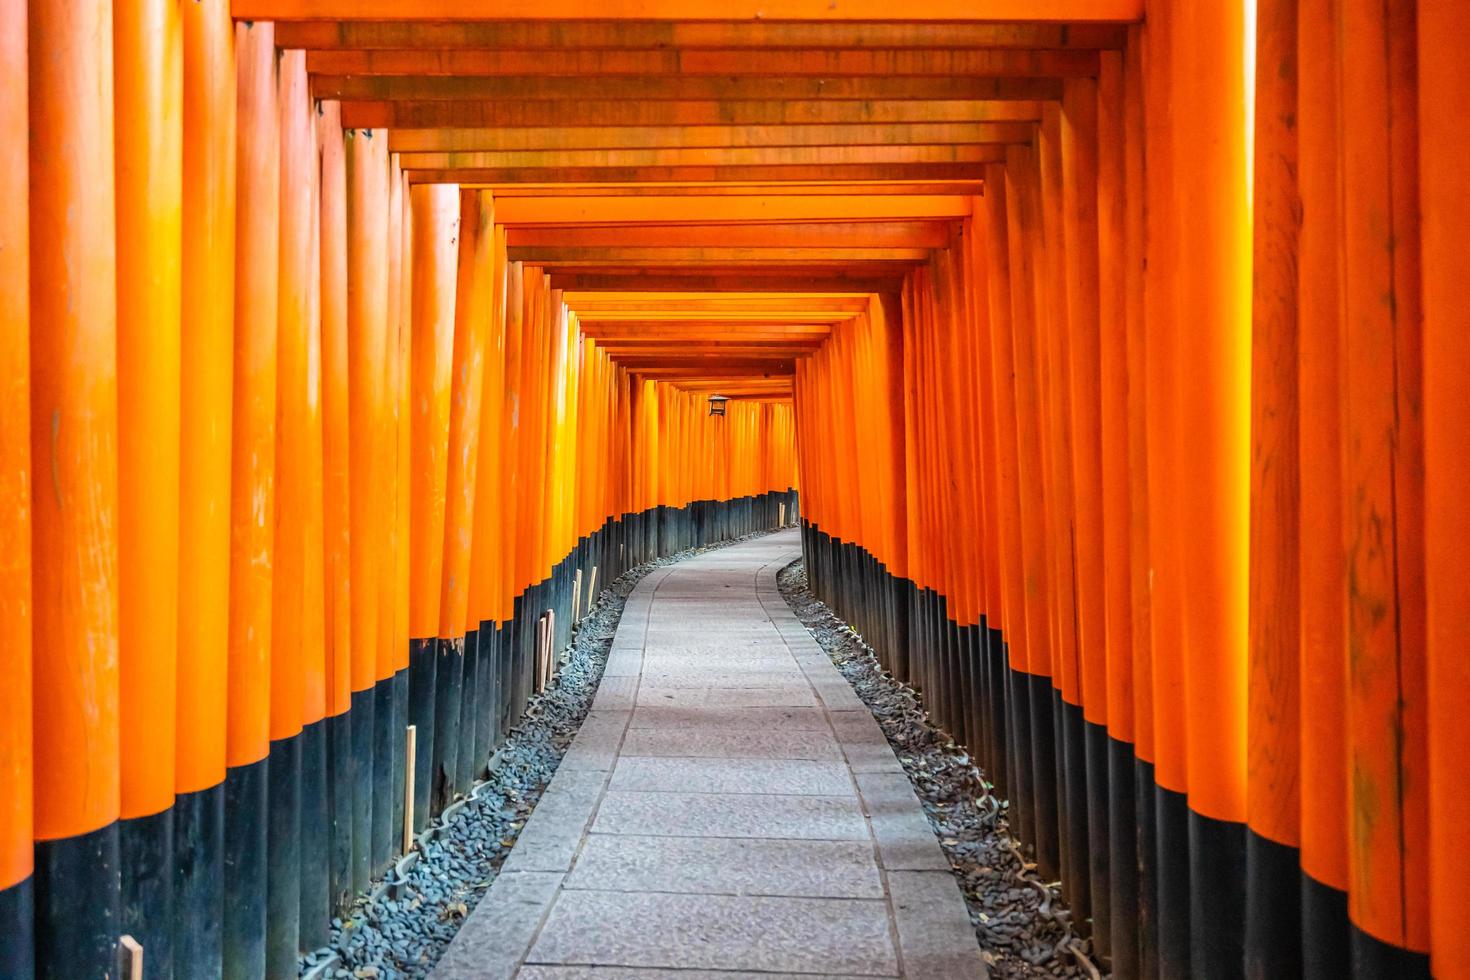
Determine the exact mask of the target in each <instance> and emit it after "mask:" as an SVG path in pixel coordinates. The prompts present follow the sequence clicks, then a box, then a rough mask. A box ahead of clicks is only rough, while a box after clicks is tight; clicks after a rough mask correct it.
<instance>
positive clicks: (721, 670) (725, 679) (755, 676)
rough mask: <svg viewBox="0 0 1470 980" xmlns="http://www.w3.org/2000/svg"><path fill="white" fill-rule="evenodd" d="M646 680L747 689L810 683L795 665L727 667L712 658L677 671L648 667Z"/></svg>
mask: <svg viewBox="0 0 1470 980" xmlns="http://www.w3.org/2000/svg"><path fill="white" fill-rule="evenodd" d="M643 684H644V685H645V686H647V687H650V688H669V687H681V688H711V689H716V688H734V689H738V690H748V689H749V688H753V687H805V686H809V685H808V682H807V679H806V675H805V674H803V673H802V672H801V670H800V669H799V668H798V667H797V666H796V664H794V663H793V664H792V665H791V669H790V670H784V671H775V670H747V671H726V670H725V665H724V663H722V662H719V661H713V662H711V663H709V664H707V665H706V666H705V668H704V669H703V670H699V669H696V668H694V667H689V668H686V669H684V670H679V671H674V672H661V671H652V670H645V671H644V672H643Z"/></svg>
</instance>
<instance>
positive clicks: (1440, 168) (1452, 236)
mask: <svg viewBox="0 0 1470 980" xmlns="http://www.w3.org/2000/svg"><path fill="white" fill-rule="evenodd" d="M1467 14H1470V11H1467V10H1466V9H1465V8H1464V7H1463V5H1458V4H1453V3H1443V2H1429V3H1421V4H1420V5H1419V8H1418V15H1419V20H1418V24H1417V30H1418V33H1419V51H1418V57H1419V63H1418V68H1419V150H1420V171H1419V173H1420V190H1419V193H1420V202H1421V204H1420V213H1421V214H1422V216H1423V222H1424V224H1423V249H1424V253H1423V263H1424V456H1425V475H1424V486H1425V545H1426V555H1425V562H1426V583H1425V584H1426V588H1427V593H1426V600H1427V617H1428V618H1427V623H1428V649H1427V655H1428V659H1429V717H1428V724H1429V737H1430V744H1429V780H1430V781H1429V805H1430V811H1429V816H1430V830H1429V847H1430V854H1429V858H1430V860H1429V867H1430V882H1429V887H1430V895H1431V897H1432V901H1431V903H1430V954H1431V957H1432V960H1431V962H1432V964H1433V968H1434V971H1435V973H1436V975H1437V976H1442V977H1446V978H1461V977H1464V976H1467V975H1470V966H1467V959H1466V952H1467V950H1466V937H1465V930H1464V920H1463V908H1464V905H1463V903H1464V900H1465V897H1466V895H1465V883H1464V881H1463V878H1462V877H1461V876H1459V875H1456V874H1455V873H1454V868H1455V867H1457V866H1463V861H1464V857H1463V850H1464V843H1463V838H1462V836H1461V835H1460V834H1459V833H1458V830H1457V829H1458V828H1462V827H1464V826H1465V825H1466V824H1465V821H1466V818H1467V816H1470V814H1467V804H1470V794H1467V792H1466V786H1465V772H1464V766H1463V765H1460V764H1459V763H1460V760H1459V758H1458V754H1459V751H1460V750H1459V747H1460V746H1463V745H1464V744H1465V742H1464V738H1465V734H1466V732H1465V725H1466V717H1465V715H1466V713H1465V711H1464V703H1465V702H1464V697H1465V694H1466V692H1467V690H1470V674H1467V672H1466V667H1465V663H1464V660H1463V658H1462V657H1459V656H1456V655H1455V653H1454V652H1453V651H1454V650H1455V649H1456V646H1455V643H1456V640H1455V637H1456V636H1463V635H1465V634H1464V630H1465V629H1466V627H1467V625H1470V596H1467V593H1466V579H1465V575H1464V571H1465V568H1466V556H1465V548H1466V544H1467V541H1470V536H1467V533H1466V532H1467V530H1470V529H1467V528H1466V526H1465V513H1464V508H1463V507H1462V506H1461V504H1460V502H1459V501H1458V500H1457V499H1456V498H1457V497H1458V494H1457V493H1456V490H1455V488H1456V487H1463V486H1465V479H1466V473H1465V457H1464V453H1463V447H1464V446H1465V445H1466V440H1467V438H1470V425H1467V415H1466V405H1465V399H1464V398H1463V397H1462V395H1461V393H1460V387H1461V381H1462V379H1464V378H1465V377H1466V376H1467V372H1470V347H1467V340H1470V324H1467V323H1466V305H1465V300H1466V297H1465V288H1466V287H1465V284H1466V282H1467V281H1470V279H1467V273H1470V270H1467V268H1466V260H1465V256H1466V253H1465V250H1464V248H1463V242H1462V241H1461V236H1460V232H1459V229H1461V228H1463V227H1464V222H1465V220H1466V218H1467V216H1470V183H1467V181H1466V174H1465V170H1464V167H1463V165H1462V164H1463V160H1464V154H1465V135H1464V133H1463V131H1462V130H1460V129H1459V128H1458V127H1455V126H1454V125H1453V124H1452V123H1453V120H1454V119H1456V118H1463V117H1464V114H1465V113H1466V112H1467V111H1470V85H1467V79H1466V76H1465V72H1464V70H1463V69H1464V66H1463V63H1462V61H1461V59H1460V57H1459V56H1458V55H1457V54H1456V53H1455V44H1454V42H1453V39H1454V38H1457V37H1465V36H1466V33H1467V31H1470V20H1467Z"/></svg>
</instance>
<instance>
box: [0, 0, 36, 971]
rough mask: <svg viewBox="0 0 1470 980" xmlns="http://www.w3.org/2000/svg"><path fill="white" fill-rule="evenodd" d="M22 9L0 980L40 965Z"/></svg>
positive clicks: (6, 130) (5, 169)
mask: <svg viewBox="0 0 1470 980" xmlns="http://www.w3.org/2000/svg"><path fill="white" fill-rule="evenodd" d="M27 70H28V69H27V65H26V10H25V3H23V2H11V3H7V4H5V6H4V10H3V12H0V134H4V141H3V143H0V195H3V198H4V200H6V201H8V202H10V203H9V205H8V206H7V207H6V208H5V210H4V212H3V213H0V418H4V419H9V420H11V421H10V424H7V425H3V426H0V671H3V674H4V676H5V677H6V678H8V679H9V683H7V684H5V685H4V686H3V687H0V774H3V775H0V778H3V779H4V781H5V784H6V785H7V786H8V787H9V789H8V790H7V791H6V792H5V794H4V795H3V796H0V976H7V977H16V978H17V980H31V976H32V974H33V972H34V969H35V954H34V946H33V941H32V938H31V929H32V927H33V924H34V916H33V915H32V907H33V904H34V882H33V879H32V876H31V869H32V866H33V864H34V858H33V854H32V852H33V850H34V847H35V844H34V838H33V833H32V826H31V819H32V815H31V442H30V426H29V425H27V424H26V422H25V420H26V419H27V417H28V416H29V414H30V410H31V402H30V390H31V384H30V370H31V367H30V322H31V315H30V301H31V298H30V243H29V238H30V227H29V222H28V221H27V220H26V216H27V215H28V214H30V208H29V206H28V204H27V200H26V198H27V194H28V192H29V185H28V182H29V175H30V167H29V161H28V159H27V158H28V155H29V146H30V144H29V129H28V123H27V115H28V113H27V108H26V93H27V91H28V87H27V81H26V72H27Z"/></svg>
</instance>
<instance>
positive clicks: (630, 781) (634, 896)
mask: <svg viewBox="0 0 1470 980" xmlns="http://www.w3.org/2000/svg"><path fill="white" fill-rule="evenodd" d="M799 553H800V539H799V537H798V536H797V534H796V532H794V531H783V532H780V533H778V534H773V535H769V536H767V537H764V538H758V539H756V540H754V541H750V542H747V543H744V544H739V545H735V546H733V547H730V548H724V549H719V550H716V551H712V552H709V553H707V554H704V555H700V556H699V557H696V558H692V559H689V560H688V561H684V562H679V563H677V564H673V565H670V566H667V567H665V568H661V569H658V570H657V571H655V572H653V573H651V574H650V575H649V576H648V577H646V578H645V579H644V580H643V581H642V582H641V583H640V584H639V585H638V587H637V589H636V590H635V591H634V593H633V594H632V596H630V597H629V599H628V604H627V608H626V609H625V610H624V612H623V618H622V621H621V623H620V624H619V627H618V632H617V636H616V638H615V639H614V640H613V646H612V653H611V655H610V657H609V660H608V664H607V670H606V672H605V673H604V675H603V679H602V685H601V687H600V688H599V689H598V693H597V699H596V700H595V701H594V702H593V705H592V713H591V714H590V715H588V717H587V720H586V722H585V723H584V724H583V726H582V729H581V731H580V732H579V733H578V735H577V738H576V741H575V742H573V743H572V747H571V749H570V750H569V751H568V753H567V755H566V758H565V759H563V761H562V763H561V766H560V768H559V769H558V770H557V772H556V775H555V776H554V777H553V778H552V781H551V784H550V786H549V787H548V788H547V791H546V794H545V795H544V796H543V797H542V799H541V802H540V803H539V804H538V805H537V807H536V809H535V811H534V812H533V813H532V815H531V819H530V820H529V821H528V822H527V824H526V827H525V829H524V830H523V831H522V833H521V836H520V839H519V840H518V842H517V843H516V845H515V848H514V849H513V850H512V851H511V854H510V857H509V858H508V859H507V860H506V863H505V866H504V868H503V869H502V870H501V872H500V876H499V877H498V878H497V879H496V881H495V884H494V885H493V886H492V887H491V889H490V891H489V893H488V894H487V895H486V896H485V898H484V900H482V901H481V902H480V904H479V905H478V906H477V907H476V908H475V910H474V911H473V912H472V913H471V915H470V917H469V918H468V919H467V920H466V922H465V924H464V926H463V928H461V930H460V932H459V934H458V936H457V937H456V938H455V940H454V942H453V943H452V944H451V946H450V947H449V949H448V951H447V952H446V953H445V955H444V958H443V960H441V961H440V964H439V967H438V970H437V971H436V972H435V974H434V976H435V977H436V978H440V980H489V978H499V977H507V978H508V977H521V978H526V980H530V978H535V980H573V978H609V980H613V978H645V977H647V978H660V977H669V978H680V980H693V978H703V977H709V978H722V980H730V978H735V977H760V978H764V980H771V978H772V977H806V978H812V977H829V978H831V977H875V976H877V977H911V978H946V980H947V978H977V977H984V976H985V967H984V964H983V961H982V960H981V958H980V952H979V948H978V947H977V945H976V942H975V933H974V931H973V929H972V928H971V925H970V921H969V918H968V916H967V914H966V911H965V906H964V902H963V901H962V899H961V897H960V892H959V889H958V887H957V886H956V884H955V880H954V877H953V875H952V874H951V873H950V870H949V865H948V863H947V862H946V861H945V858H944V855H943V853H942V852H941V851H940V848H939V844H938V841H937V840H936V839H935V837H934V834H933V832H932V831H931V829H930V827H929V824H928V822H927V821H926V820H925V818H924V815H923V813H922V811H921V810H920V809H919V803H918V800H917V799H916V798H915V797H914V793H913V790H912V788H911V786H910V784H909V780H908V777H907V776H906V775H905V774H904V772H903V770H902V768H901V767H900V766H899V763H898V760H897V759H896V758H895V757H894V755H893V752H892V750H891V749H890V748H889V747H888V743H887V741H886V740H885V739H884V737H883V733H882V732H881V731H880V730H879V728H878V725H877V723H876V722H874V721H873V717H872V715H871V714H869V712H868V709H867V708H866V707H864V705H863V704H862V702H861V701H859V700H858V699H857V697H856V695H854V694H853V692H852V689H851V687H849V686H848V683H847V681H846V680H844V679H843V678H842V676H841V675H840V674H839V673H838V672H837V670H836V668H834V667H833V666H832V663H831V661H830V660H829V659H828V658H827V655H826V654H825V653H823V652H822V650H821V648H820V647H818V646H817V644H816V642H815V641H814V640H812V638H811V636H810V635H809V634H808V633H807V631H806V629H805V628H804V627H803V626H802V625H801V623H799V622H798V621H797V620H796V617H795V616H794V615H793V614H792V612H791V610H790V608H789V607H788V606H787V605H786V603H785V601H784V600H783V599H782V598H781V596H780V594H779V593H778V592H777V589H776V572H777V571H778V570H779V569H780V568H781V567H782V566H784V565H785V564H787V563H788V562H790V561H791V560H792V559H794V558H796V557H797V556H798V554H799Z"/></svg>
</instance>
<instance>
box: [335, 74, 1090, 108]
mask: <svg viewBox="0 0 1470 980" xmlns="http://www.w3.org/2000/svg"><path fill="white" fill-rule="evenodd" d="M311 84H312V94H313V95H315V96H316V97H317V98H320V99H370V100H375V101H381V100H385V99H387V100H397V99H408V100H439V101H443V100H446V99H470V100H476V101H484V100H491V99H510V100H512V101H517V102H528V101H545V100H568V99H569V100H573V101H608V100H616V101H664V102H690V101H696V102H709V101H714V102H785V101H792V100H800V101H815V100H824V101H828V100H838V101H851V100H859V101H862V100H877V101H890V102H891V101H897V100H913V99H937V100H954V99H960V100H983V101H995V100H1003V99H1019V100H1022V101H1028V102H1031V101H1036V100H1038V99H1040V100H1053V101H1055V100H1058V99H1060V98H1061V97H1062V80H1061V79H1059V78H1014V77H1002V78H995V77H975V76H969V75H958V76H944V75H912V76H909V75H871V76H852V75H848V76H830V75H806V76H785V77H773V78H768V77H762V76H749V75H747V76H738V75H737V76H730V75H688V76H684V75H675V76H668V75H651V76H650V75H619V76H589V75H581V74H578V75H566V76H558V75H544V74H543V75H478V76H476V75H438V76H433V75H328V74H320V73H319V74H315V75H313V76H312V83H311Z"/></svg>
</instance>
